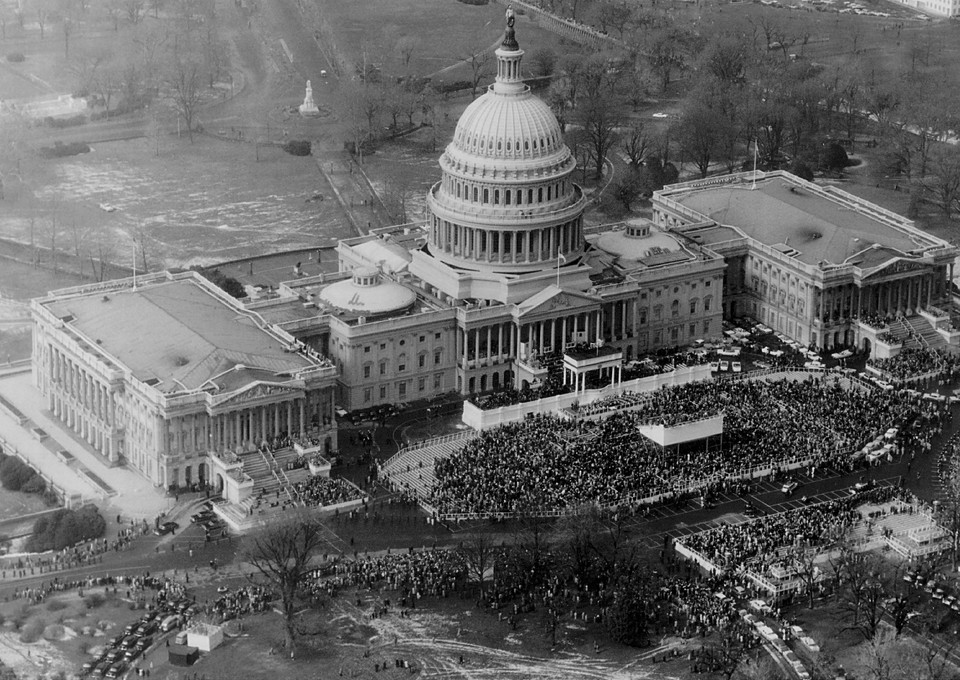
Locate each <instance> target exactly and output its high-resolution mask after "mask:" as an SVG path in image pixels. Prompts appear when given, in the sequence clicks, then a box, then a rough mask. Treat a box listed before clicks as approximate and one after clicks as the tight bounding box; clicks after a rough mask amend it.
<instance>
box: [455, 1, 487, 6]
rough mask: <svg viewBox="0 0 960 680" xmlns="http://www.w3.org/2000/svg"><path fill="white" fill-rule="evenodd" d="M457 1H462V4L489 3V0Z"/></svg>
mask: <svg viewBox="0 0 960 680" xmlns="http://www.w3.org/2000/svg"><path fill="white" fill-rule="evenodd" d="M457 2H462V3H463V4H464V5H489V4H490V0H457Z"/></svg>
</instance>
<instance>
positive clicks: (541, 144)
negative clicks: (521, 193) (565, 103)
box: [452, 88, 564, 160]
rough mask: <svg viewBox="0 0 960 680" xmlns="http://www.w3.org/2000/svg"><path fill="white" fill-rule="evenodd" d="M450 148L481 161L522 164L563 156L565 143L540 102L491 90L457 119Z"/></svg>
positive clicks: (555, 124) (547, 107)
mask: <svg viewBox="0 0 960 680" xmlns="http://www.w3.org/2000/svg"><path fill="white" fill-rule="evenodd" d="M452 147H453V148H454V149H456V150H458V151H461V152H464V153H467V154H470V155H475V156H481V157H484V158H490V159H499V158H502V159H505V160H525V159H536V158H545V157H548V156H552V155H553V154H556V153H559V152H562V151H563V150H564V143H563V135H562V134H561V133H560V124H559V123H557V118H556V116H554V115H553V111H551V110H550V107H549V106H548V105H547V104H546V103H544V101H543V100H541V99H539V98H538V97H535V96H533V95H532V94H530V92H529V91H524V92H521V93H517V94H513V93H509V94H502V93H500V92H497V91H495V90H494V89H493V88H491V89H490V90H489V91H488V92H487V93H486V94H484V95H483V96H482V97H480V98H479V99H477V100H476V101H475V102H473V103H472V104H470V106H468V107H467V109H466V111H464V112H463V115H462V116H460V120H459V122H458V123H457V129H456V131H455V132H454V133H453V143H452Z"/></svg>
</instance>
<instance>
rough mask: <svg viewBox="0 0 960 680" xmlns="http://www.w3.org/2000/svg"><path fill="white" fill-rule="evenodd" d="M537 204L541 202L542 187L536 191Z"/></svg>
mask: <svg viewBox="0 0 960 680" xmlns="http://www.w3.org/2000/svg"><path fill="white" fill-rule="evenodd" d="M537 202H538V203H542V202H543V187H540V188H539V189H537Z"/></svg>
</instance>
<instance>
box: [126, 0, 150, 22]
mask: <svg viewBox="0 0 960 680" xmlns="http://www.w3.org/2000/svg"><path fill="white" fill-rule="evenodd" d="M145 7H146V3H145V2H144V0H123V8H124V11H125V12H126V15H127V20H128V21H129V22H130V23H131V24H133V25H134V26H136V25H137V24H139V23H140V22H141V21H142V20H143V16H144V9H145Z"/></svg>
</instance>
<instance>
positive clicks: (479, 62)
mask: <svg viewBox="0 0 960 680" xmlns="http://www.w3.org/2000/svg"><path fill="white" fill-rule="evenodd" d="M463 61H465V62H466V63H467V65H468V66H469V67H470V98H471V99H476V98H477V88H478V87H479V86H480V81H481V80H483V79H484V78H485V77H486V75H487V71H488V70H489V67H490V63H491V61H492V58H491V55H490V52H489V51H488V50H487V48H486V47H484V46H482V45H479V44H477V43H474V45H473V46H472V47H470V48H469V49H468V50H467V53H466V54H465V55H464V57H463Z"/></svg>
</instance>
